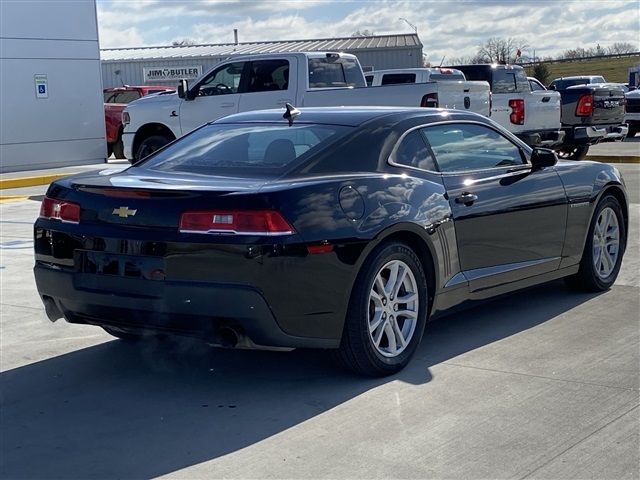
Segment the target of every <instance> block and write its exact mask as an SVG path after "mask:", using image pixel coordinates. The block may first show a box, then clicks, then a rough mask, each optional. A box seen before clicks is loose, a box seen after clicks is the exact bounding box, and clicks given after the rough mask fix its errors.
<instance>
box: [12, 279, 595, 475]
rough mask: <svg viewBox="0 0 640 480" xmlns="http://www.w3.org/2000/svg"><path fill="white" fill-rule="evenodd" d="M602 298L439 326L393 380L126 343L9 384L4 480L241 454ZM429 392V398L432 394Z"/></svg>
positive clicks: (557, 297)
mask: <svg viewBox="0 0 640 480" xmlns="http://www.w3.org/2000/svg"><path fill="white" fill-rule="evenodd" d="M593 297H594V296H593V295H587V294H576V293H572V292H570V291H568V290H567V289H566V288H565V287H564V285H563V284H562V282H555V283H551V284H548V285H545V286H542V287H538V288H536V289H533V290H529V291H527V292H523V293H519V294H516V295H513V296H510V297H507V298H505V299H503V300H499V301H497V302H493V303H490V304H487V305H483V306H480V307H476V308H474V309H472V310H468V311H466V312H464V313H458V314H456V315H455V316H452V317H448V318H444V319H441V320H438V321H435V322H433V323H431V324H429V326H428V327H427V330H426V334H425V337H424V339H423V341H422V344H421V346H420V348H419V351H418V352H417V355H416V357H415V358H414V360H413V361H412V362H411V364H410V365H409V366H408V367H407V368H406V369H405V370H404V371H403V372H401V373H400V374H398V375H396V376H394V377H390V378H385V379H366V378H360V377H357V376H354V375H351V374H349V373H346V372H343V371H341V370H339V369H337V368H336V367H335V366H334V364H333V363H332V362H330V361H328V360H327V355H326V352H320V351H295V352H288V353H276V352H255V351H254V352H251V351H228V350H212V349H209V348H206V347H205V346H203V345H201V344H195V343H189V342H185V343H179V344H177V345H176V346H174V347H173V348H171V349H170V351H169V352H167V351H166V350H164V348H163V347H160V346H159V345H153V344H149V343H146V344H144V346H142V347H141V346H131V345H126V344H124V343H123V342H120V341H112V342H107V343H105V344H102V345H99V346H96V347H91V348H85V349H83V350H78V351H76V352H73V353H70V354H67V355H62V356H59V357H55V358H51V359H48V360H45V361H41V362H38V363H34V364H31V365H27V366H25V367H21V368H16V369H14V370H10V371H8V372H5V373H2V374H1V375H0V388H1V392H2V405H1V433H0V435H1V441H2V444H1V452H0V453H1V455H0V462H1V467H0V476H2V478H149V477H155V476H158V475H162V474H166V473H168V472H172V471H176V470H179V469H182V468H185V467H188V466H190V465H195V464H198V463H201V462H205V461H208V460H211V459H215V458H217V457H220V456H222V455H225V454H228V453H231V452H234V451H237V450H239V449H242V448H244V447H247V446H249V445H251V444H254V443H256V442H260V441H261V440H264V439H266V438H268V437H270V436H272V435H274V434H277V433H279V432H282V431H284V430H286V429H288V428H291V427H293V426H295V425H298V424H300V423H301V422H304V421H306V420H308V419H310V418H312V417H314V416H316V415H319V414H321V413H323V412H325V411H327V410H329V409H331V408H333V407H335V406H336V405H339V404H341V403H343V402H347V401H349V400H350V399H352V398H354V397H356V396H358V395H360V394H362V393H363V392H366V391H368V390H370V389H373V388H376V387H378V386H379V385H382V384H384V383H387V382H390V381H393V380H398V381H403V382H410V383H412V384H425V383H427V382H429V381H431V380H432V377H431V374H430V369H429V367H430V366H432V365H436V364H438V363H441V362H443V361H446V360H448V359H451V358H453V357H456V356H458V355H461V354H463V353H464V352H467V351H470V350H473V349H476V348H478V347H481V346H484V345H487V344H490V343H492V342H495V341H497V340H500V339H503V338H505V337H508V336H511V335H515V334H517V333H519V332H522V331H524V330H527V329H530V328H534V327H536V326H538V325H540V324H541V323H543V322H546V321H547V320H549V319H551V318H553V317H555V316H557V315H559V314H561V313H562V312H565V311H567V310H570V309H571V308H573V307H575V306H576V305H579V304H581V303H583V302H585V301H587V300H589V299H591V298H593ZM428 394H429V391H428V389H426V390H425V395H428Z"/></svg>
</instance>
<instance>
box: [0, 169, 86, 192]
mask: <svg viewBox="0 0 640 480" xmlns="http://www.w3.org/2000/svg"><path fill="white" fill-rule="evenodd" d="M74 173H77V172H69V173H55V174H50V175H38V176H35V177H18V178H3V179H1V180H0V190H2V189H7V188H22V187H34V186H36V185H49V184H50V183H51V182H53V181H55V180H58V179H59V178H64V177H68V176H69V175H73V174H74Z"/></svg>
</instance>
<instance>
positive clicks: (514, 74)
mask: <svg viewBox="0 0 640 480" xmlns="http://www.w3.org/2000/svg"><path fill="white" fill-rule="evenodd" d="M491 91H492V92H493V93H521V92H529V91H531V87H530V86H529V80H528V79H527V75H526V74H525V73H524V70H521V69H519V68H517V69H506V68H496V69H494V70H493V82H492V85H491Z"/></svg>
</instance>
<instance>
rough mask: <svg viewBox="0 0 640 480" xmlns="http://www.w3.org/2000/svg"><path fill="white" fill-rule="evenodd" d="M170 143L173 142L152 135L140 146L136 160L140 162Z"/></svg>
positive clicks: (160, 136) (163, 137)
mask: <svg viewBox="0 0 640 480" xmlns="http://www.w3.org/2000/svg"><path fill="white" fill-rule="evenodd" d="M169 142H171V140H170V139H169V138H167V137H165V136H164V135H151V136H150V137H147V138H145V139H144V140H143V141H142V142H141V143H140V146H139V147H138V150H137V151H136V155H135V160H136V161H138V160H142V159H143V158H145V157H148V156H149V155H151V154H152V153H153V152H155V151H156V150H160V149H161V148H162V147H164V146H165V145H166V144H167V143H169Z"/></svg>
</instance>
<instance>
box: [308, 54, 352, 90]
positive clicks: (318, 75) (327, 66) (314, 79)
mask: <svg viewBox="0 0 640 480" xmlns="http://www.w3.org/2000/svg"><path fill="white" fill-rule="evenodd" d="M364 86H365V83H364V78H363V76H362V69H361V68H360V64H359V63H358V62H357V61H356V60H355V59H353V58H346V57H328V58H326V57H321V58H310V59H309V88H323V87H364Z"/></svg>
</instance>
